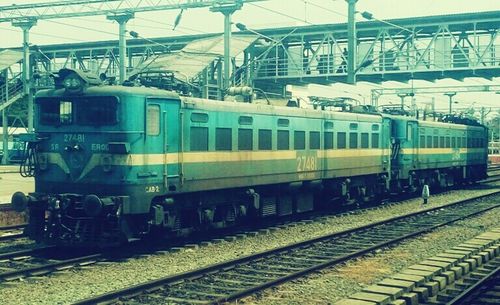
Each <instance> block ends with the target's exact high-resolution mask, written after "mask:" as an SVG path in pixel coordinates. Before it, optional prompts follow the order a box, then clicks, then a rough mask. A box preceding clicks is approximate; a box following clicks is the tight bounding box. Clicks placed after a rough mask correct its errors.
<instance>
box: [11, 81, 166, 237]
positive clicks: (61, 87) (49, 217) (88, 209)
mask: <svg viewBox="0 0 500 305" xmlns="http://www.w3.org/2000/svg"><path fill="white" fill-rule="evenodd" d="M129 90H130V87H122V86H99V84H98V82H97V80H95V79H92V78H90V79H89V78H87V77H86V75H85V74H82V73H81V72H80V73H77V72H76V71H74V72H69V71H62V72H60V74H59V79H56V88H55V89H51V90H44V91H40V92H39V93H38V94H37V96H36V98H35V107H36V108H35V116H36V117H35V118H36V119H35V128H36V131H37V133H36V136H34V135H33V136H32V137H31V141H30V144H29V146H28V147H29V153H28V155H29V158H28V159H27V161H26V162H25V163H24V164H23V166H22V168H23V169H24V174H25V175H33V176H34V177H35V192H34V193H32V194H29V195H28V196H24V195H22V193H16V194H15V195H14V196H13V202H14V203H15V205H16V206H17V207H18V209H22V208H23V207H24V206H26V205H27V206H28V208H29V210H30V217H31V218H32V219H30V222H29V223H30V227H29V228H28V233H29V235H30V236H31V237H32V238H33V239H37V240H42V239H44V240H56V241H62V242H63V243H65V244H68V243H69V244H72V243H75V244H79V245H88V244H94V243H95V244H99V245H102V244H106V245H108V244H114V243H117V242H121V241H124V240H125V241H126V240H130V239H133V238H138V237H139V236H140V235H141V234H142V233H144V232H146V231H147V230H148V225H147V215H148V213H149V212H150V206H149V204H148V202H150V201H151V199H152V197H153V196H154V195H155V193H157V192H160V191H162V192H163V191H164V188H163V186H164V185H165V183H164V182H165V181H164V179H166V177H164V175H163V174H164V173H163V171H162V169H161V167H160V168H157V167H155V166H153V165H152V164H151V163H152V160H150V159H151V158H147V157H145V156H146V155H145V152H146V150H147V151H148V152H153V151H155V150H159V151H158V153H160V152H161V153H163V151H160V150H162V149H163V147H164V143H163V139H162V136H160V134H163V133H162V132H160V126H161V125H160V122H159V121H158V122H153V121H154V120H155V119H158V120H159V119H160V108H159V107H160V103H157V104H155V105H154V106H151V105H150V103H147V102H146V101H147V100H148V99H147V98H146V97H145V96H144V95H145V94H144V95H142V94H138V95H132V94H130V93H129V92H128V91H129ZM173 104H174V105H175V103H173ZM146 116H147V118H146ZM152 117H154V118H153V119H152V120H150V121H149V122H146V121H147V119H148V118H149V119H151V118H152ZM153 135H154V136H153ZM161 161H163V160H162V159H161ZM151 185H153V187H151ZM16 203H17V204H16ZM131 218H132V219H133V220H131ZM131 223H133V224H134V225H133V226H132V225H130V224H131ZM96 237H97V239H96Z"/></svg>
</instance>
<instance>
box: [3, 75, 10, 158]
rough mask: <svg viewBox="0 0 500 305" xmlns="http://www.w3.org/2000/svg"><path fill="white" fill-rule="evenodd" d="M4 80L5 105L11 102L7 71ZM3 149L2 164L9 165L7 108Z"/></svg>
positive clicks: (4, 121) (4, 112)
mask: <svg viewBox="0 0 500 305" xmlns="http://www.w3.org/2000/svg"><path fill="white" fill-rule="evenodd" d="M3 74H4V75H3V76H4V79H5V85H4V89H5V103H7V102H8V101H9V79H8V78H7V77H8V72H7V69H5V70H4V73H3ZM2 134H3V138H2V139H3V140H2V147H3V157H2V164H4V165H5V164H7V160H8V159H9V123H8V118H7V108H4V109H3V110H2Z"/></svg>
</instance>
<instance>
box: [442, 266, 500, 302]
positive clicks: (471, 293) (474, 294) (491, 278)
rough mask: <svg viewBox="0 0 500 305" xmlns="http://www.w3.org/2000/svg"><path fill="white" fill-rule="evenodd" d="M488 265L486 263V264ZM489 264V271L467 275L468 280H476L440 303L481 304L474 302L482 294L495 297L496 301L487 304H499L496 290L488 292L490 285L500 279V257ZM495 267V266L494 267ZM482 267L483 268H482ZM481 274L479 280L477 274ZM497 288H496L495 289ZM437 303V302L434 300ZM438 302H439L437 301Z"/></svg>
mask: <svg viewBox="0 0 500 305" xmlns="http://www.w3.org/2000/svg"><path fill="white" fill-rule="evenodd" d="M486 265H488V264H486ZM489 265H490V266H491V265H492V267H491V269H490V272H489V273H486V274H478V273H477V272H476V273H475V278H471V277H469V282H472V281H476V282H475V283H474V284H472V285H471V286H470V287H468V288H466V289H465V290H464V291H463V292H462V293H460V294H459V295H457V296H456V297H454V298H453V299H452V300H450V301H446V302H442V304H446V305H471V304H482V303H480V302H479V303H478V302H475V300H477V299H479V298H482V296H486V295H488V296H487V297H488V298H495V300H496V303H494V302H493V301H492V302H489V303H488V304H500V294H498V291H497V292H496V293H492V294H488V293H487V292H489V291H490V290H492V289H489V288H494V287H492V286H495V285H496V286H498V281H499V280H500V259H499V258H496V259H495V260H494V261H493V262H490V263H489ZM495 267H496V268H495ZM483 269H484V268H483ZM480 275H482V276H481V277H480V278H479V280H478V279H477V277H478V276H480ZM496 290H498V288H497V289H496ZM436 303H437V302H436ZM437 304H439V303H437Z"/></svg>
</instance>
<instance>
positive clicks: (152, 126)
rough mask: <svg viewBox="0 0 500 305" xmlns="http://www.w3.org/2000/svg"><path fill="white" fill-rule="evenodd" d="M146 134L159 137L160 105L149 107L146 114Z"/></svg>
mask: <svg viewBox="0 0 500 305" xmlns="http://www.w3.org/2000/svg"><path fill="white" fill-rule="evenodd" d="M146 134H147V135H148V136H157V135H159V134H160V105H148V108H147V113H146Z"/></svg>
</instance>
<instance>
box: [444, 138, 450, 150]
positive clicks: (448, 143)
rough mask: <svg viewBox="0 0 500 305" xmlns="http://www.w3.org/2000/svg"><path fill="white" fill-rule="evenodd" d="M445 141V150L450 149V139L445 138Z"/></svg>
mask: <svg viewBox="0 0 500 305" xmlns="http://www.w3.org/2000/svg"><path fill="white" fill-rule="evenodd" d="M445 140H446V148H450V147H451V142H450V141H451V139H450V137H446V139H445Z"/></svg>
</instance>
